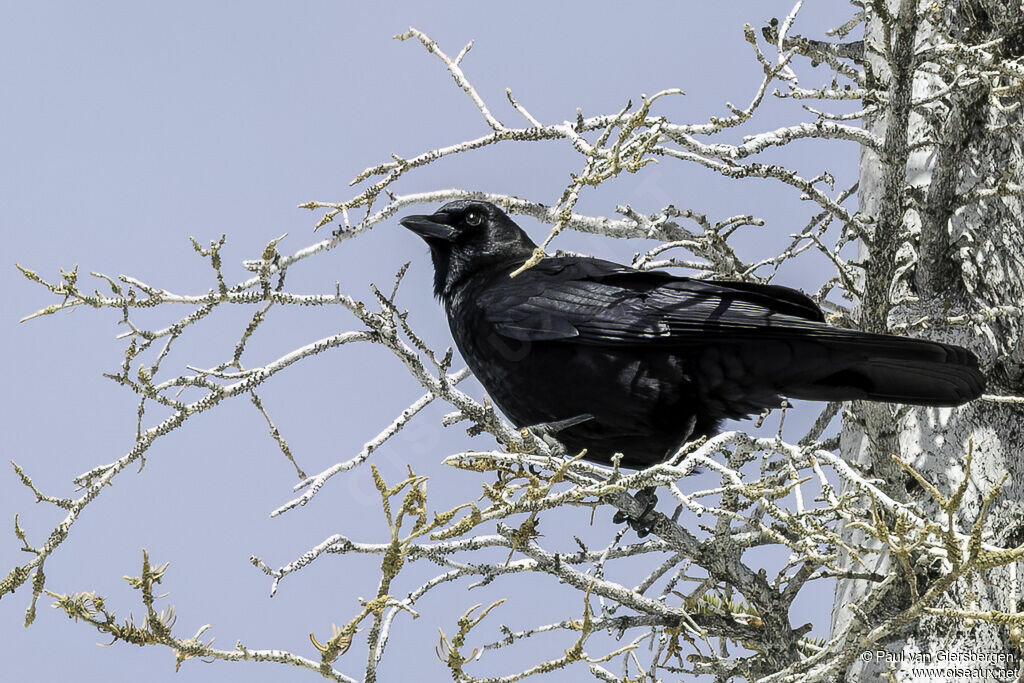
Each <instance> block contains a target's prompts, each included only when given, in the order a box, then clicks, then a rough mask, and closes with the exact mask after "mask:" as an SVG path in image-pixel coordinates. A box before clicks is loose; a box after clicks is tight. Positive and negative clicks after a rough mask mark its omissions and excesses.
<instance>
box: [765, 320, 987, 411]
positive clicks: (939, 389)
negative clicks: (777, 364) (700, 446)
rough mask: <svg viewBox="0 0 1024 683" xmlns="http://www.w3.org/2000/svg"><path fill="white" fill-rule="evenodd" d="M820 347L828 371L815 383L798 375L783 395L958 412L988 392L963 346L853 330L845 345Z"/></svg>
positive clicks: (839, 342) (833, 342) (827, 343)
mask: <svg viewBox="0 0 1024 683" xmlns="http://www.w3.org/2000/svg"><path fill="white" fill-rule="evenodd" d="M817 341H818V343H820V344H823V345H824V346H825V348H826V349H827V351H828V352H829V355H830V356H831V363H829V366H830V367H829V371H828V372H827V374H822V375H819V376H812V377H808V376H807V375H806V374H804V373H800V372H797V373H795V376H794V377H793V381H792V382H791V383H787V386H785V387H784V388H783V390H782V393H783V394H784V395H786V396H789V397H791V398H797V399H810V400H816V401H839V400H851V399H861V400H868V401H885V402H890V403H906V404H911V405H922V406H958V405H961V404H963V403H966V402H967V401H971V400H973V399H976V398H978V397H979V396H981V394H982V393H983V392H984V390H985V376H984V375H983V374H981V371H980V370H979V369H978V359H977V357H976V356H975V355H974V354H973V353H972V352H971V351H969V350H967V349H965V348H963V347H960V346H954V345H951V344H943V343H940V342H934V341H929V340H925V339H913V338H910V337H895V336H891V335H879V334H869V333H866V332H856V331H853V330H850V331H849V336H847V337H844V338H841V339H834V338H833V339H827V340H817ZM801 374H802V375H803V376H800V375H801Z"/></svg>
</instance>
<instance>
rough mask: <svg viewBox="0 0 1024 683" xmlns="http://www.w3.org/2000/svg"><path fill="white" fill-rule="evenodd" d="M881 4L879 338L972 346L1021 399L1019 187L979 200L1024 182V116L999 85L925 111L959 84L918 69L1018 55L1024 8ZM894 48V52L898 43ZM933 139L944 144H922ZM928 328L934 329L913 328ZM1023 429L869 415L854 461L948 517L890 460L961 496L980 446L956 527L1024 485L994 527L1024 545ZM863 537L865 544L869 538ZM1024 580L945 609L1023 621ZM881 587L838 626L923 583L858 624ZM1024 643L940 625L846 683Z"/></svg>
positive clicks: (849, 419)
mask: <svg viewBox="0 0 1024 683" xmlns="http://www.w3.org/2000/svg"><path fill="white" fill-rule="evenodd" d="M873 8H874V9H875V12H874V13H873V14H874V16H873V17H872V19H871V21H870V22H869V24H868V26H867V29H866V44H867V46H868V50H867V51H868V55H867V59H868V61H869V64H868V71H869V78H873V79H874V80H875V87H877V88H878V89H879V90H880V91H882V92H886V93H888V102H887V106H886V107H883V108H882V109H881V110H880V111H881V112H882V113H881V114H880V115H879V116H876V117H874V118H873V119H872V120H870V121H868V128H869V130H871V131H872V132H873V133H876V134H878V135H880V136H882V135H884V137H885V146H884V153H883V154H882V155H879V154H876V153H874V152H873V151H871V150H869V149H865V150H864V152H863V155H862V158H861V170H860V199H861V211H862V212H865V213H867V214H869V215H871V216H873V217H874V218H875V226H874V231H873V243H872V245H871V246H870V247H866V248H864V249H863V250H862V255H864V256H866V257H868V260H867V263H868V265H867V268H866V273H865V282H864V296H863V298H862V299H861V308H862V320H863V322H864V324H865V325H866V326H867V327H869V328H873V329H875V330H876V331H882V328H886V327H888V328H889V329H892V328H893V326H899V325H900V324H901V323H902V324H905V325H907V327H908V328H909V332H908V333H910V334H919V335H921V336H927V337H930V338H934V339H940V340H942V341H950V342H953V343H957V344H961V345H964V346H967V347H969V348H971V349H973V350H974V351H975V353H977V354H978V356H979V358H980V359H981V361H982V366H983V368H984V369H985V371H986V374H987V376H988V378H989V388H988V391H989V393H999V394H1020V393H1021V387H1020V385H1021V372H1022V359H1024V356H1022V353H1024V346H1022V344H1021V336H1020V334H1021V330H1020V327H1021V325H1020V316H1019V308H1017V307H1019V305H1020V302H1021V299H1022V295H1024V261H1022V254H1024V205H1022V200H1021V196H1020V193H1019V192H1018V193H1016V194H1014V193H1013V192H1003V191H998V192H995V193H989V194H988V195H987V196H984V197H978V196H977V190H979V189H980V188H982V187H989V188H991V187H993V186H1000V184H1002V186H1003V187H1007V186H1013V185H1017V186H1019V184H1020V178H1021V172H1022V169H1024V153H1022V142H1021V141H1022V139H1024V117H1022V115H1021V108H1020V107H1016V108H1014V107H1013V106H1012V105H1010V104H1009V101H1008V100H1007V99H1006V98H1002V97H999V96H997V95H995V94H994V92H993V89H994V88H998V87H1000V80H999V79H998V78H995V77H993V78H980V79H973V81H972V82H967V83H965V84H964V85H963V86H962V87H957V88H953V89H952V91H951V92H950V93H949V94H948V96H944V97H939V98H937V99H936V100H935V101H934V102H930V103H928V104H925V105H918V106H912V104H911V98H913V101H914V102H919V101H921V100H927V99H929V98H932V97H934V96H935V94H936V93H939V92H941V90H942V89H943V88H945V87H946V86H948V85H949V80H951V76H952V74H950V73H946V72H944V71H943V70H942V69H939V70H938V71H937V72H935V71H934V70H925V69H923V68H922V60H921V59H918V60H917V61H916V63H915V62H914V57H913V55H914V54H915V53H916V54H919V55H920V54H921V53H922V52H923V51H926V50H928V49H930V48H932V47H933V46H935V45H941V44H948V42H949V39H950V38H952V39H954V40H957V41H960V42H962V43H964V44H968V45H977V44H980V43H983V42H986V41H990V40H992V39H994V38H1000V37H1001V38H1003V41H1002V43H1000V44H999V46H997V47H995V48H993V50H994V51H997V52H998V56H1000V57H1002V58H1012V57H1014V56H1018V55H1019V54H1020V50H1021V45H1022V42H1024V41H1022V40H1021V37H1020V36H1021V31H1022V28H1021V27H1024V16H1022V11H1024V10H1022V7H1021V5H1020V4H1019V3H1017V2H1006V1H999V0H963V1H961V2H949V3H938V4H932V3H927V4H925V3H922V4H917V3H914V2H907V1H906V0H904V1H903V2H890V3H888V5H885V4H884V3H879V2H876V3H874V4H873ZM886 9H888V11H890V12H891V13H892V15H893V17H892V19H891V21H886V20H885V17H884V16H883V14H884V12H885V11H886ZM886 34H888V35H886ZM908 39H909V40H910V43H909V46H908V43H907V40H908ZM887 43H888V44H889V45H890V46H891V47H890V48H888V49H886V48H884V47H883V46H885V45H886V44H887ZM872 48H874V49H872ZM965 80H966V81H971V79H965ZM1016 99H1017V100H1019V99H1020V95H1019V94H1018V95H1016ZM999 105H1004V106H1002V107H1000V106H999ZM923 141H930V142H932V143H933V144H929V145H924V146H919V145H918V143H920V142H923ZM911 150H912V151H911ZM1000 307H1003V308H1000ZM1005 307H1011V308H1010V309H1009V310H1016V312H1017V314H1016V315H1014V314H1005V315H1004V314H999V313H997V314H993V315H979V312H984V311H993V310H1001V311H1006V310H1007V309H1006V308H1005ZM961 314H963V315H966V316H967V317H969V318H970V317H972V316H973V317H974V318H975V321H974V324H968V325H963V324H949V323H948V320H949V319H950V318H955V316H957V315H961ZM925 317H927V319H928V320H929V321H930V322H929V324H927V325H923V326H922V325H914V324H913V322H914V321H918V320H920V319H922V318H925ZM1022 424H1024V410H1022V406H1021V405H1020V404H1006V403H993V402H986V401H976V402H974V403H972V404H969V405H967V406H964V407H962V408H959V409H926V408H900V409H897V408H896V407H894V406H884V405H882V406H854V408H853V409H852V410H850V411H848V413H847V414H846V419H845V422H844V428H843V434H842V450H843V454H844V456H845V457H846V458H847V459H848V460H850V461H852V462H856V463H858V464H859V465H860V466H861V467H863V468H864V469H865V470H867V471H869V472H870V473H871V474H873V475H874V476H876V477H879V478H880V479H883V480H884V481H885V482H886V486H887V487H888V491H889V492H890V495H891V496H892V497H893V498H895V499H896V500H904V501H907V502H910V503H912V504H914V505H915V506H916V507H918V508H919V509H921V510H923V511H926V512H927V513H928V516H929V517H931V518H933V519H941V518H942V517H944V513H942V512H941V511H939V510H938V509H937V506H936V504H935V501H934V499H933V497H932V496H931V495H930V494H929V493H928V492H927V491H926V490H924V489H923V488H922V487H921V486H919V485H917V483H916V482H914V481H912V480H909V479H908V478H907V477H906V476H904V475H903V474H902V472H900V471H899V470H898V469H897V468H894V467H893V461H892V459H891V457H890V456H891V454H893V453H898V454H899V457H900V458H901V459H903V460H904V461H905V462H907V463H909V464H911V465H912V466H913V467H914V468H915V469H916V470H917V471H918V472H920V473H921V474H923V475H924V476H925V477H926V478H927V479H928V480H929V481H931V482H932V483H934V484H935V485H936V486H937V488H938V490H939V491H940V492H942V493H944V494H946V495H949V493H950V492H952V491H953V490H955V489H956V487H957V486H958V485H959V484H960V483H961V482H962V481H963V479H964V477H965V475H966V474H967V473H966V472H965V467H964V458H965V453H966V451H967V449H968V448H972V447H973V454H974V462H973V467H972V468H971V471H970V473H969V477H970V480H971V482H970V486H969V487H968V488H967V492H966V495H965V496H964V499H963V502H962V504H961V505H960V507H959V510H958V511H957V513H956V515H955V517H954V519H955V521H956V523H957V524H958V525H959V528H960V529H961V530H964V531H969V530H970V529H971V527H972V525H973V524H974V522H975V520H976V519H977V517H978V515H979V512H980V510H981V506H982V501H983V498H984V496H985V494H986V493H987V492H988V491H990V490H991V489H992V488H994V487H995V486H997V485H998V483H999V482H1000V481H1001V480H1002V478H1003V476H1004V475H1009V478H1008V479H1007V481H1006V484H1005V485H1004V487H1003V489H1002V495H1001V496H1000V497H999V498H997V499H996V500H995V502H994V503H993V506H992V511H991V513H990V515H989V517H988V519H987V522H986V538H987V539H990V540H991V541H992V542H993V543H999V544H1000V545H1004V546H1005V547H1010V546H1016V545H1020V544H1021V543H1022V541H1024V490H1022V483H1021V482H1022V475H1024V467H1022V466H1021V465H1020V464H1019V455H1020V453H1021V452H1022V450H1024V436H1022V429H1021V425H1022ZM849 534H850V537H851V539H857V540H859V536H858V532H856V531H850V532H849ZM872 561H873V562H874V563H875V565H874V566H872V567H870V569H872V570H874V571H877V572H878V573H880V574H883V575H884V574H886V573H887V570H888V568H889V566H890V563H891V558H890V557H889V556H888V555H885V554H882V555H878V556H876V558H874V559H873V560H872ZM916 569H917V580H918V583H919V588H922V589H923V587H924V586H926V585H927V583H928V581H929V578H930V577H929V572H928V570H927V567H917V568H916ZM1020 569H1021V567H1020V565H1019V564H1016V565H1008V566H1005V567H1001V568H998V569H995V570H991V571H988V572H985V573H984V575H982V574H980V573H969V574H968V575H967V576H966V577H965V578H963V579H961V580H959V581H957V582H956V583H955V584H954V585H953V587H952V589H951V590H949V591H948V592H946V594H945V595H944V596H943V598H942V600H941V601H940V603H939V604H938V605H936V606H938V607H953V608H957V609H963V610H972V611H974V610H977V611H986V610H990V609H995V610H999V611H1002V612H1010V613H1014V612H1019V611H1021V610H1022V608H1024V602H1022V590H1021V585H1020V578H1019V576H1018V574H1019V570H1020ZM870 588H871V586H870V585H869V584H868V583H867V582H865V581H841V582H840V583H839V585H838V587H837V591H836V600H835V605H834V609H833V628H834V630H838V629H839V628H841V627H843V626H845V625H846V624H848V623H849V622H850V620H851V619H853V620H861V621H863V622H864V623H863V624H862V627H863V630H865V631H866V630H867V629H870V628H872V627H873V626H875V625H877V623H879V622H880V621H881V620H883V619H885V618H887V617H890V616H892V615H895V614H897V613H898V612H899V611H901V610H903V609H906V608H907V607H908V606H909V605H910V604H912V602H913V598H912V594H911V589H910V586H909V585H908V582H907V581H901V582H897V583H895V584H893V586H892V587H891V588H890V590H889V592H888V594H887V595H886V599H885V600H882V601H880V602H879V603H878V605H877V607H876V608H875V609H874V610H873V611H872V612H870V613H868V614H864V615H856V614H854V613H853V611H852V610H850V609H849V608H848V605H849V603H851V602H855V601H857V600H858V599H861V598H862V597H863V596H864V595H866V593H867V592H869V590H870ZM1018 647H1019V641H1018V642H1017V643H1012V642H1011V639H1010V633H1009V627H1008V626H1005V625H997V624H992V623H988V622H985V621H983V620H955V619H949V618H945V617H941V618H940V617H924V618H922V619H920V620H916V621H912V622H911V623H910V624H909V625H907V626H905V627H904V628H903V629H901V630H900V631H898V632H897V633H896V635H895V636H894V637H893V638H891V639H890V640H889V641H887V642H885V643H884V649H885V650H886V651H887V652H889V653H891V654H892V655H893V656H892V657H891V658H889V657H886V656H881V657H879V656H870V657H868V656H865V657H863V658H858V659H856V660H855V661H854V662H853V663H852V664H851V666H850V667H849V668H848V670H847V672H846V680H847V681H878V680H885V679H884V675H885V674H893V675H895V678H893V679H891V680H900V681H904V680H907V681H911V680H921V681H924V680H942V679H936V678H935V676H936V675H937V674H936V673H935V671H934V669H933V670H932V671H931V672H926V671H924V670H923V667H927V666H932V667H935V666H939V667H941V666H943V665H944V657H946V656H947V655H950V654H952V655H954V656H955V655H962V654H964V653H982V654H983V655H985V657H981V658H980V659H972V660H971V661H955V662H948V664H949V665H952V666H955V667H957V668H960V669H969V670H977V669H995V668H998V669H1005V668H1013V667H1016V666H1017V664H1018V663H1019V652H1020V651H1019V649H1018ZM872 649H875V648H872ZM998 653H1005V655H1006V656H1007V657H1009V658H1010V662H1011V664H1010V665H1006V664H1000V663H998V662H995V661H993V658H994V657H995V656H997V655H998ZM989 655H992V656H991V657H989Z"/></svg>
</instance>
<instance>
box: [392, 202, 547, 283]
mask: <svg viewBox="0 0 1024 683" xmlns="http://www.w3.org/2000/svg"><path fill="white" fill-rule="evenodd" d="M401 223H402V225H403V226H405V227H407V228H409V229H410V230H412V231H413V232H414V233H416V234H417V235H419V236H420V237H422V238H423V239H424V240H425V241H426V243H427V244H428V245H429V246H430V255H431V256H432V257H433V259H434V294H436V295H437V296H439V297H442V298H444V297H446V296H448V295H450V294H451V290H452V287H454V286H455V285H457V284H458V283H459V282H460V281H461V280H462V279H463V278H465V277H466V276H468V275H470V274H471V273H473V272H475V271H476V270H479V269H481V268H493V267H496V266H499V265H504V264H507V263H508V262H510V261H515V260H517V259H518V260H520V261H525V260H526V259H528V258H529V257H530V255H531V254H532V253H533V250H534V249H535V248H536V247H537V245H536V244H534V243H533V240H531V239H530V237H529V235H527V234H526V233H525V232H523V229H522V228H520V227H519V226H518V225H516V224H515V222H514V221H513V220H512V219H511V218H509V217H508V216H507V215H505V212H504V211H502V210H501V209H499V208H498V207H496V206H495V205H494V204H491V203H489V202H480V201H471V200H459V201H456V202H448V203H447V204H445V205H444V206H442V207H441V208H440V209H438V210H437V212H436V213H434V214H432V215H430V216H406V217H405V218H403V219H402V220H401Z"/></svg>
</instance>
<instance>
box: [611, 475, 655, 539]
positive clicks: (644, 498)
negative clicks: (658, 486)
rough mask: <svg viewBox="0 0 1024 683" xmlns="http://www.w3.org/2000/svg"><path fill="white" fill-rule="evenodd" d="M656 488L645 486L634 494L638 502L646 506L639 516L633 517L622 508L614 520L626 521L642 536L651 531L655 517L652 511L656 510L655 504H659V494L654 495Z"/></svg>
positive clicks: (619, 522) (620, 522)
mask: <svg viewBox="0 0 1024 683" xmlns="http://www.w3.org/2000/svg"><path fill="white" fill-rule="evenodd" d="M654 489H655V487H653V486H645V487H644V488H642V489H640V490H639V491H637V492H636V494H635V495H634V496H633V497H634V498H636V501H637V502H638V503H640V504H641V505H643V506H644V511H643V512H641V513H640V514H639V516H637V517H631V516H630V515H627V514H626V513H625V512H623V511H622V510H619V511H618V512H616V513H615V516H614V517H612V521H613V522H615V523H616V524H622V523H623V522H626V523H627V524H629V526H630V528H631V529H633V531H635V532H636V535H637V536H639V537H640V538H643V537H645V536H647V535H648V534H649V533H651V529H653V528H654V519H653V518H652V516H651V513H652V512H653V511H654V506H655V505H657V504H658V496H656V495H654Z"/></svg>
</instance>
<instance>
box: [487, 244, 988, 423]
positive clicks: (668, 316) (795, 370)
mask: <svg viewBox="0 0 1024 683" xmlns="http://www.w3.org/2000/svg"><path fill="white" fill-rule="evenodd" d="M477 305H478V306H480V307H481V308H482V309H483V311H484V318H485V320H487V321H488V322H489V323H490V324H491V325H493V326H494V328H495V329H496V331H497V332H498V333H499V334H501V335H504V336H507V337H511V338H513V339H519V340H526V341H556V340H557V341H559V342H561V343H568V344H582V345H591V346H604V347H618V348H622V347H634V348H636V349H638V350H640V349H645V350H651V351H653V350H654V349H659V348H660V349H664V350H666V351H669V352H670V353H673V352H674V351H673V350H678V352H680V354H682V356H680V357H686V358H688V359H689V361H688V362H689V363H691V366H690V367H691V369H692V370H693V372H696V373H698V374H699V375H701V376H703V377H704V380H705V382H704V383H705V385H706V386H718V387H720V389H719V390H718V391H719V393H722V392H726V391H727V392H728V394H729V395H730V396H731V397H733V398H735V399H736V400H739V399H740V398H741V397H742V396H744V395H745V394H746V395H752V394H753V393H756V392H759V391H761V390H763V389H770V390H771V391H772V392H776V393H778V394H781V395H787V396H790V397H793V398H806V399H813V400H848V399H857V398H867V399H871V400H878V401H892V402H900V403H914V404H920V405H959V404H960V403H963V402H964V401H966V400H970V399H973V398H976V397H977V396H979V395H980V394H981V392H982V391H983V389H984V386H985V378H984V376H983V375H982V374H981V373H980V372H979V370H978V361H977V358H975V356H974V354H972V353H971V352H970V351H968V350H966V349H963V348H961V347H958V346H952V345H948V344H942V343H939V342H933V341H930V340H925V339H912V338H909V337H896V336H891V335H881V334H869V333H866V332H860V331H858V330H849V329H844V328H841V327H832V326H830V325H828V324H826V323H825V322H824V316H823V315H822V313H821V310H820V309H819V308H818V307H817V306H816V305H815V304H814V302H813V301H811V299H809V298H808V297H807V296H805V295H804V294H802V293H800V292H798V291H796V290H793V289H789V288H787V287H778V286H774V285H758V284H751V283H743V282H714V281H708V280H692V279H689V278H681V277H675V276H672V275H669V274H667V273H659V272H645V271H637V270H633V269H631V268H626V267H624V266H620V265H618V264H614V263H610V262H608V261H600V260H598V259H588V258H576V257H574V258H553V259H545V260H544V261H542V262H541V263H540V264H538V265H537V266H535V267H534V268H532V269H530V270H527V271H525V272H524V273H522V274H520V275H519V276H517V277H516V278H512V279H507V278H505V279H504V280H503V281H501V282H499V283H496V284H495V285H494V286H492V287H490V288H488V289H486V290H485V291H483V292H481V293H480V294H479V295H478V298H477ZM726 387H728V388H727V389H726Z"/></svg>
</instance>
